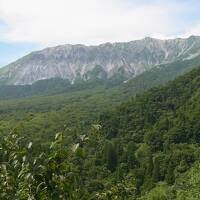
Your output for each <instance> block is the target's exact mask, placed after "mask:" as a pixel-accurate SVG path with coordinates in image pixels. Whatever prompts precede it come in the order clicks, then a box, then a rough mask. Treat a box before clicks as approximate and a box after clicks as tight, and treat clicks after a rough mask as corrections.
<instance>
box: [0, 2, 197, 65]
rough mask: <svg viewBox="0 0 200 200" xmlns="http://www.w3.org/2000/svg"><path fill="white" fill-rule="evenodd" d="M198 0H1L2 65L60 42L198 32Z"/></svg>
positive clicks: (74, 42)
mask: <svg viewBox="0 0 200 200" xmlns="http://www.w3.org/2000/svg"><path fill="white" fill-rule="evenodd" d="M199 10H200V1H199V0H84V1H83V0H51V1H50V0H17V1H13V0H0V66H4V65H6V64H8V63H10V62H12V61H14V60H16V59H18V58H20V57H21V56H23V55H26V54H27V53H29V52H31V51H34V50H37V49H38V50H39V49H41V48H45V47H48V46H55V45H60V44H66V43H71V44H76V43H83V44H87V45H91V44H100V43H104V42H120V41H130V40H135V39H141V38H143V37H145V36H151V37H157V38H160V39H165V38H175V37H188V36H190V35H200V12H199Z"/></svg>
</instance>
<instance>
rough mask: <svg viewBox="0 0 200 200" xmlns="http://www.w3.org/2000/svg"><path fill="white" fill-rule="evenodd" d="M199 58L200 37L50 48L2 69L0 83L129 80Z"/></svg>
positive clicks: (150, 39) (31, 54) (22, 83)
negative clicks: (55, 79) (173, 64)
mask: <svg viewBox="0 0 200 200" xmlns="http://www.w3.org/2000/svg"><path fill="white" fill-rule="evenodd" d="M199 55H200V37H198V36H191V37H189V38H187V39H180V38H178V39H170V40H159V39H154V38H149V37H148V38H144V39H142V40H136V41H131V42H126V43H105V44H101V45H99V46H85V45H62V46H57V47H52V48H47V49H44V50H41V51H37V52H33V53H30V54H29V55H27V56H25V57H23V58H21V59H19V60H17V61H16V62H14V63H11V64H9V65H7V66H5V67H3V68H2V69H0V83H1V84H9V85H26V84H32V83H34V82H36V81H38V80H44V79H51V78H62V79H68V80H69V81H70V82H71V83H74V82H79V81H82V80H92V79H96V78H100V79H103V80H104V79H120V80H127V79H129V78H132V77H136V76H137V75H139V74H141V73H143V72H145V71H147V70H149V69H152V68H153V67H155V66H160V65H165V64H169V63H173V62H178V61H185V60H190V59H194V58H196V57H197V56H199Z"/></svg>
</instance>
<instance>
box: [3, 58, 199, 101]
mask: <svg viewBox="0 0 200 200" xmlns="http://www.w3.org/2000/svg"><path fill="white" fill-rule="evenodd" d="M199 65H200V56H197V57H195V58H193V59H190V60H184V61H176V62H173V63H170V64H165V65H160V66H157V67H154V68H152V69H150V70H148V71H146V72H143V73H142V74H140V75H138V76H136V77H134V78H131V79H129V80H127V81H125V82H124V83H123V82H122V81H123V79H121V78H122V77H121V78H120V77H118V78H117V77H116V76H115V77H113V78H110V79H108V80H102V79H101V78H93V79H91V80H87V81H84V82H77V83H75V84H70V82H69V81H68V80H63V79H60V78H53V79H47V80H40V81H37V82H35V83H33V84H32V85H0V100H8V99H18V98H24V97H31V96H47V95H48V96H49V95H51V96H52V95H57V94H63V95H65V94H66V93H68V94H69V93H70V92H74V91H80V90H86V89H91V90H93V91H95V88H98V87H99V86H102V87H103V88H104V89H105V90H106V91H108V92H109V93H110V94H113V95H114V94H115V93H117V94H118V95H119V96H122V94H123V95H124V96H125V95H126V97H127V98H128V97H130V96H132V95H136V94H139V93H141V92H143V91H146V90H148V89H150V88H152V87H155V86H159V85H161V84H165V83H166V82H168V81H170V80H173V79H175V78H176V77H177V76H179V75H182V74H184V73H186V72H188V71H190V70H191V69H193V68H195V67H197V66H199ZM102 92H104V91H102ZM115 98H117V97H116V96H115ZM124 98H125V97H124Z"/></svg>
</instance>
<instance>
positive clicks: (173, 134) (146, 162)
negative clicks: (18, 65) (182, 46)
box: [0, 67, 200, 200]
mask: <svg viewBox="0 0 200 200" xmlns="http://www.w3.org/2000/svg"><path fill="white" fill-rule="evenodd" d="M191 68H192V67H191ZM169 69H170V68H169ZM173 69H174V68H173ZM157 70H159V71H161V72H160V73H155V72H154V70H153V71H152V72H151V73H152V74H156V75H158V74H162V73H164V72H163V70H165V68H163V69H162V70H161V69H157ZM174 70H175V69H174ZM174 72H175V71H174ZM170 73H171V74H174V76H175V73H173V71H171V72H170ZM170 73H169V75H170ZM177 74H178V73H177ZM141 76H146V75H145V74H143V75H141ZM160 76H161V75H160ZM152 77H154V78H152V79H153V80H155V76H152ZM169 77H170V76H169ZM150 79H151V78H150ZM137 80H138V82H140V79H133V80H130V81H129V82H127V84H121V85H117V84H114V85H112V86H111V85H110V84H99V83H98V84H96V86H95V87H94V88H90V87H89V85H90V84H88V85H87V84H86V85H85V86H81V85H79V86H76V87H77V88H76V87H75V88H71V86H69V88H68V89H67V90H66V91H65V92H63V91H62V92H61V91H59V92H58V94H56V95H52V93H51V92H50V93H51V95H50V93H49V91H47V94H49V95H45V96H37V94H36V95H32V94H31V95H27V96H33V97H27V98H23V99H15V100H12V99H13V97H11V98H10V100H7V101H3V100H2V101H0V113H1V115H0V133H1V135H2V137H1V139H0V154H1V156H0V199H5V200H7V199H8V200H10V199H16V200H25V199H29V200H34V199H41V200H47V199H48V200H49V199H52V200H54V199H63V200H65V199H69V200H78V199H82V200H89V199H91V200H92V199H99V200H107V199H108V200H112V199H119V200H125V199H127V200H128V199H131V200H134V199H136V200H170V199H171V200H198V199H200V189H199V183H200V173H199V170H200V169H199V168H200V157H199V155H200V154H199V153H200V148H199V143H200V123H199V120H200V68H196V69H193V70H192V71H191V72H189V73H187V74H185V75H183V76H180V77H178V78H176V79H175V80H174V81H171V82H169V83H167V84H166V85H165V86H159V87H154V88H152V89H150V90H148V91H145V90H146V89H148V87H146V86H145V83H144V85H141V84H138V85H140V87H141V88H140V89H139V90H138V89H134V86H135V85H136V84H134V83H137ZM145 80H147V79H145ZM158 80H160V78H158ZM168 80H170V79H167V78H166V81H168ZM166 81H163V82H162V81H160V82H159V83H164V82H166ZM58 82H59V81H58ZM150 82H151V81H149V82H147V84H146V85H148V86H149V88H150V87H152V86H155V85H156V84H155V85H154V84H152V85H149V84H148V83H150ZM56 83H57V80H56ZM59 83H60V84H58V85H59V88H62V86H63V85H65V84H67V82H65V83H63V82H59ZM140 83H141V82H140ZM49 84H50V83H49ZM143 86H144V87H143ZM32 87H34V86H32ZM80 87H84V88H81V89H78V88H80ZM45 88H49V87H45ZM27 91H28V90H27ZM32 91H34V89H33V90H32ZM142 91H145V92H144V93H141V92H142ZM25 93H26V92H25ZM25 96H26V95H25ZM131 96H132V98H130V97H131ZM14 98H16V97H14ZM122 102H123V103H122Z"/></svg>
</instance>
